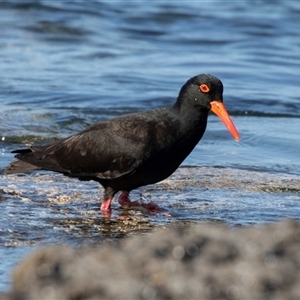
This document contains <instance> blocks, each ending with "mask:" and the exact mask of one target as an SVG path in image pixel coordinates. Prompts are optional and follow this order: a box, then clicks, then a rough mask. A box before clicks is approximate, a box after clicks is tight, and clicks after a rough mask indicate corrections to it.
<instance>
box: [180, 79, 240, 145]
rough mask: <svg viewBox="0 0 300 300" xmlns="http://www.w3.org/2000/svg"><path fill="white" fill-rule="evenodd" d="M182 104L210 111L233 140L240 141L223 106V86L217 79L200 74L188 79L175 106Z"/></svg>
mask: <svg viewBox="0 0 300 300" xmlns="http://www.w3.org/2000/svg"><path fill="white" fill-rule="evenodd" d="M183 103H186V104H188V105H189V106H191V105H192V106H193V107H195V108H197V107H200V108H201V109H207V111H208V110H211V111H212V112H214V113H215V114H216V115H217V116H218V117H219V118H220V119H221V120H222V122H223V123H224V125H225V126H226V128H227V129H228V130H229V132H230V133H231V134H232V136H233V137H234V138H235V140H236V141H239V140H240V135H239V133H238V131H237V130H236V128H235V125H234V123H233V122H232V120H231V118H230V116H229V114H228V112H227V110H226V108H225V106H224V104H223V84H222V82H221V80H220V79H218V78H217V77H215V76H212V75H209V74H201V75H198V76H195V77H192V78H190V79H189V80H188V81H187V82H186V83H185V84H184V85H183V87H182V88H181V90H180V92H179V96H178V100H177V103H176V104H175V105H179V106H181V105H182V104H183Z"/></svg>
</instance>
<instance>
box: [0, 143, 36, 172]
mask: <svg viewBox="0 0 300 300" xmlns="http://www.w3.org/2000/svg"><path fill="white" fill-rule="evenodd" d="M31 152H32V151H31V150H30V149H21V150H15V151H12V153H18V154H17V155H16V156H15V157H16V158H20V159H21V158H22V156H23V155H26V154H27V153H31ZM38 169H40V168H39V167H37V166H34V165H32V164H30V163H28V162H26V161H23V160H16V161H13V162H12V163H11V164H10V165H9V166H8V167H7V168H5V169H4V171H3V174H6V175H8V174H16V173H23V172H28V171H33V170H38Z"/></svg>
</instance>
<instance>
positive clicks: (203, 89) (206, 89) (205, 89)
mask: <svg viewBox="0 0 300 300" xmlns="http://www.w3.org/2000/svg"><path fill="white" fill-rule="evenodd" d="M199 89H200V91H201V92H203V93H208V92H209V91H210V88H209V86H208V85H207V84H205V83H202V84H200V86H199Z"/></svg>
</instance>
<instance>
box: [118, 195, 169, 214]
mask: <svg viewBox="0 0 300 300" xmlns="http://www.w3.org/2000/svg"><path fill="white" fill-rule="evenodd" d="M119 204H120V205H121V206H122V207H128V208H132V207H137V208H142V209H144V210H146V211H147V212H149V213H152V214H157V213H163V214H166V215H167V216H170V214H168V213H166V211H165V210H164V209H163V208H161V207H159V206H158V205H157V204H156V203H154V202H149V203H143V202H142V201H141V200H140V201H131V200H130V199H129V192H127V191H123V192H122V193H121V195H120V197H119Z"/></svg>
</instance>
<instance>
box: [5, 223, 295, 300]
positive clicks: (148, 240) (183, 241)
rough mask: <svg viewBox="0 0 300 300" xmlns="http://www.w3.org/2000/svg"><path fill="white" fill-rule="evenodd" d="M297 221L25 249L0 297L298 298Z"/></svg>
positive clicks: (162, 232)
mask: <svg viewBox="0 0 300 300" xmlns="http://www.w3.org/2000/svg"><path fill="white" fill-rule="evenodd" d="M299 298H300V222H296V221H282V222H279V223H277V224H272V225H263V226H257V227H251V228H250V227H249V228H240V229H237V228H230V227H227V226H225V225H217V224H198V225H188V226H186V227H184V228H182V227H180V228H176V227H175V228H174V226H173V228H164V229H159V230H154V231H153V232H151V233H150V234H149V233H148V234H146V235H136V236H133V237H129V238H125V239H123V240H121V241H119V242H104V243H103V244H102V245H100V246H98V247H81V248H71V247H68V246H49V247H46V248H42V249H39V250H37V251H35V252H34V253H32V254H31V255H30V256H29V257H28V258H26V259H25V260H24V261H23V262H21V263H20V264H19V265H18V266H17V267H16V269H15V270H14V274H13V285H12V289H11V291H10V292H9V293H8V294H6V295H2V296H1V298H0V299H14V300H25V299H49V300H50V299H51V300H52V299H70V300H71V299H299Z"/></svg>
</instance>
